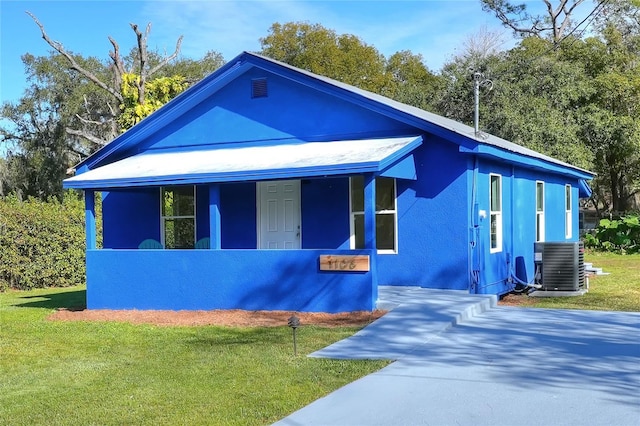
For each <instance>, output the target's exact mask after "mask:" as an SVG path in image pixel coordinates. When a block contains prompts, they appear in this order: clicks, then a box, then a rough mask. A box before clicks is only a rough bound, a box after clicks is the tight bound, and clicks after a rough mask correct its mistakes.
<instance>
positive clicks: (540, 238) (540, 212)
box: [535, 180, 545, 243]
mask: <svg viewBox="0 0 640 426" xmlns="http://www.w3.org/2000/svg"><path fill="white" fill-rule="evenodd" d="M539 187H541V188H542V191H541V192H542V193H540V191H539V190H538V188H539ZM544 193H545V188H544V182H543V181H541V180H537V181H536V206H535V212H536V237H535V241H536V242H537V243H542V242H544V240H545V214H544V211H545V201H544ZM540 207H541V208H540Z"/></svg>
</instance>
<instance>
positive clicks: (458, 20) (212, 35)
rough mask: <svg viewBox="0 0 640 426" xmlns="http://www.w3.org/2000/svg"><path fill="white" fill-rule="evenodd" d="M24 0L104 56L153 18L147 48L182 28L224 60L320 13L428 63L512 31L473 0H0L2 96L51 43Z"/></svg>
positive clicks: (194, 51)
mask: <svg viewBox="0 0 640 426" xmlns="http://www.w3.org/2000/svg"><path fill="white" fill-rule="evenodd" d="M530 3H531V4H532V5H533V4H534V3H540V2H539V1H535V2H530ZM26 10H28V11H30V12H32V13H33V14H34V15H35V16H37V17H38V19H39V20H40V22H41V23H42V24H43V25H44V26H45V29H46V31H47V33H48V34H49V36H50V37H51V38H52V39H53V40H57V41H59V42H61V43H62V44H63V45H64V46H65V48H66V49H68V50H71V51H73V52H75V53H80V54H82V55H84V56H96V57H99V58H101V59H104V60H106V59H108V56H107V55H108V52H109V50H110V49H111V48H112V46H111V44H110V43H109V41H108V39H107V37H108V36H112V37H113V38H114V39H115V40H116V41H117V42H118V43H119V45H120V48H121V50H122V51H123V52H128V51H129V49H130V48H131V47H133V46H134V43H135V34H134V33H133V31H132V30H131V28H130V26H129V23H136V24H138V25H139V26H140V27H142V28H144V27H145V26H146V24H147V23H149V22H151V23H152V30H151V34H150V36H149V47H150V48H151V49H155V48H158V49H160V50H161V51H167V52H173V50H174V49H175V43H176V40H177V39H178V37H179V36H180V35H183V36H184V40H183V43H182V49H181V52H182V55H183V56H185V57H191V58H196V59H197V58H201V57H202V56H203V55H204V53H205V52H207V51H208V50H215V51H218V52H220V53H222V55H223V56H224V58H225V59H226V60H230V59H232V58H233V57H234V56H236V55H237V54H239V53H240V52H242V51H244V50H248V51H257V50H259V49H260V42H259V39H260V37H264V36H266V35H267V34H268V29H269V27H270V26H271V25H272V24H273V23H274V22H280V23H285V22H290V21H306V22H309V23H319V24H322V25H323V26H325V27H326V28H330V29H333V30H335V31H336V32H338V33H340V34H342V33H348V34H354V35H356V36H358V37H360V38H361V39H362V40H363V41H364V42H366V43H368V44H370V45H373V46H375V47H376V48H377V49H378V50H379V51H380V52H381V53H383V54H384V55H385V56H389V55H391V54H393V53H395V52H397V51H399V50H410V51H412V52H413V53H420V54H422V55H423V57H424V60H425V64H426V65H427V66H428V67H429V68H430V69H431V70H433V71H438V70H439V69H440V68H441V66H442V64H443V63H444V62H445V61H447V60H448V59H450V58H451V57H452V56H453V55H454V54H455V53H456V49H460V48H461V46H462V43H463V41H464V40H465V39H466V38H467V37H469V36H470V35H472V34H474V33H477V32H478V31H479V30H480V29H481V28H482V27H486V28H487V29H489V30H492V31H493V30H496V31H504V33H505V35H504V39H505V40H506V41H508V40H510V39H511V35H510V33H509V32H508V31H506V30H504V29H502V27H501V26H500V25H499V24H498V22H497V19H496V18H494V17H493V16H492V15H490V14H488V13H485V12H483V11H482V9H481V7H480V1H479V0H453V1H451V0H450V1H427V0H422V1H418V0H414V1H383V0H380V1H364V0H360V1H326V0H324V1H323V0H315V1H314V0H308V1H278V0H275V1H273V0H270V1H261V0H250V1H202V0H200V1H177V0H154V1H113V0H112V1H93V0H84V1H72V0H67V1H28V0H27V1H22V0H0V102H4V101H16V100H17V99H19V97H20V95H21V94H22V91H23V90H24V87H25V85H26V81H25V75H24V68H23V65H22V62H21V60H20V56H21V55H22V54H24V53H27V52H29V53H31V54H33V55H36V56H40V55H46V54H47V51H48V50H49V49H50V47H49V46H48V45H47V44H46V43H45V41H44V40H43V39H42V38H41V36H40V30H39V29H38V27H37V26H36V24H35V23H34V22H33V21H32V20H31V18H30V17H29V16H28V15H27V14H26V13H25V11H26ZM507 44H508V43H507Z"/></svg>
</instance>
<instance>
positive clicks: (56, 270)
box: [0, 191, 99, 291]
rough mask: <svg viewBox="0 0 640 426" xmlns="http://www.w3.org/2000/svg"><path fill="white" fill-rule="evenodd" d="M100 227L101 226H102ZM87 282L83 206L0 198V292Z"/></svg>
mask: <svg viewBox="0 0 640 426" xmlns="http://www.w3.org/2000/svg"><path fill="white" fill-rule="evenodd" d="M98 229H99V228H98ZM84 282H85V234H84V202H83V200H82V197H81V196H79V195H78V194H77V193H74V192H71V191H69V192H66V193H65V195H64V197H63V200H62V201H58V200H57V199H55V198H52V199H49V200H48V201H41V200H38V199H35V198H30V199H28V200H26V201H20V200H18V198H17V197H15V196H8V197H5V198H4V199H0V291H3V290H6V289H7V288H14V289H20V290H27V289H32V288H44V287H68V286H73V285H78V284H83V283H84Z"/></svg>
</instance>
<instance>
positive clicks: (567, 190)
mask: <svg viewBox="0 0 640 426" xmlns="http://www.w3.org/2000/svg"><path fill="white" fill-rule="evenodd" d="M571 191H572V188H571V185H569V184H566V185H565V186H564V237H565V238H566V239H569V238H571V237H572V236H573V200H572V198H573V197H572V194H571ZM567 205H569V208H567Z"/></svg>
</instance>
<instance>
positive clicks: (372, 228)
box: [364, 173, 378, 310]
mask: <svg viewBox="0 0 640 426" xmlns="http://www.w3.org/2000/svg"><path fill="white" fill-rule="evenodd" d="M364 248H365V249H371V259H370V261H369V268H370V269H371V274H372V277H371V298H372V299H371V302H372V306H371V309H372V310H373V309H375V307H376V302H377V300H378V250H377V245H376V178H375V176H374V175H373V173H365V175H364Z"/></svg>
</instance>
